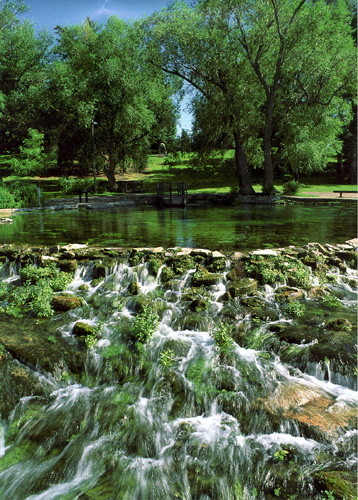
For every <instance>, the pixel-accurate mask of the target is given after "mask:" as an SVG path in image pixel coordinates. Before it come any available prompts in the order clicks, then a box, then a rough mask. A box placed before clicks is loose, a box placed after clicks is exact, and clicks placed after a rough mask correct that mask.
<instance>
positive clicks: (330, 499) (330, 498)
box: [324, 490, 335, 500]
mask: <svg viewBox="0 0 358 500" xmlns="http://www.w3.org/2000/svg"><path fill="white" fill-rule="evenodd" d="M324 494H325V495H326V496H325V498H326V499H327V500H335V496H334V493H333V491H327V490H324Z"/></svg>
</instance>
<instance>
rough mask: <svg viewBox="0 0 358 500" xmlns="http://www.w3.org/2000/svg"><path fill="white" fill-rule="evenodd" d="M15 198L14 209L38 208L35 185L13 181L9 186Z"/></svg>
mask: <svg viewBox="0 0 358 500" xmlns="http://www.w3.org/2000/svg"><path fill="white" fill-rule="evenodd" d="M9 189H10V191H11V193H13V195H14V197H15V203H16V207H20V208H21V207H38V205H39V198H38V194H37V185H36V184H35V183H33V182H26V181H15V182H12V183H10V184H9Z"/></svg>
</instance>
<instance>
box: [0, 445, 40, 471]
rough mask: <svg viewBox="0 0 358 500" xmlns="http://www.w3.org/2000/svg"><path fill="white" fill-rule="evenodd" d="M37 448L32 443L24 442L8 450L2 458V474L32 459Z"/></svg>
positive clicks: (0, 461)
mask: <svg viewBox="0 0 358 500" xmlns="http://www.w3.org/2000/svg"><path fill="white" fill-rule="evenodd" d="M36 448H37V446H36V445H35V444H33V443H30V442H23V443H20V444H19V445H13V446H11V447H10V448H8V449H7V450H6V453H5V455H4V456H3V457H1V458H0V473H1V472H3V471H4V470H6V469H8V468H9V467H11V466H13V465H15V464H17V463H19V462H24V461H25V460H28V459H30V458H31V457H32V455H33V454H34V452H35V450H36Z"/></svg>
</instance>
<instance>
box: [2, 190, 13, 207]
mask: <svg viewBox="0 0 358 500" xmlns="http://www.w3.org/2000/svg"><path fill="white" fill-rule="evenodd" d="M15 207H16V201H15V196H14V194H13V193H11V192H10V190H9V189H8V188H7V187H6V186H4V185H2V186H0V208H15Z"/></svg>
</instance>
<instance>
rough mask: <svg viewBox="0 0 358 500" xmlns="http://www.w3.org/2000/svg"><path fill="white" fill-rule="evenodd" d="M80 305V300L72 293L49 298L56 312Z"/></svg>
mask: <svg viewBox="0 0 358 500" xmlns="http://www.w3.org/2000/svg"><path fill="white" fill-rule="evenodd" d="M81 305H82V302H81V300H80V299H79V298H78V297H75V296H74V295H65V294H64V295H54V296H53V297H52V300H51V306H52V307H53V309H54V310H55V311H56V312H65V311H70V310H71V309H76V307H81Z"/></svg>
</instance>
